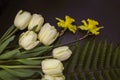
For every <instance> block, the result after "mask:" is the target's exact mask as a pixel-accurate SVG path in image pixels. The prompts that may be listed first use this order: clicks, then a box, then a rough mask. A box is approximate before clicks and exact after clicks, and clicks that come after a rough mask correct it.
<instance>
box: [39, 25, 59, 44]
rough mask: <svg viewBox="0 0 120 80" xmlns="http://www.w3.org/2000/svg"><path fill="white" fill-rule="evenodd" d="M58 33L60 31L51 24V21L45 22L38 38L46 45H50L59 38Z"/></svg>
mask: <svg viewBox="0 0 120 80" xmlns="http://www.w3.org/2000/svg"><path fill="white" fill-rule="evenodd" d="M58 35H59V33H58V32H57V30H56V29H55V27H54V26H51V25H50V24H49V23H45V24H44V26H43V27H42V28H41V30H40V32H39V34H38V39H39V40H40V42H42V43H43V44H44V45H50V44H52V43H53V42H54V41H55V40H56V39H57V37H58Z"/></svg>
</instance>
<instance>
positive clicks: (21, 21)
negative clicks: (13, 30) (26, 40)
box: [14, 10, 31, 30]
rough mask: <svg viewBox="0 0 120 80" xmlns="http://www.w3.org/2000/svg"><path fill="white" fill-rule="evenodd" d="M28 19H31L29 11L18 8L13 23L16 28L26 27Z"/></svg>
mask: <svg viewBox="0 0 120 80" xmlns="http://www.w3.org/2000/svg"><path fill="white" fill-rule="evenodd" d="M30 19H31V14H30V12H27V11H22V10H20V11H19V12H18V13H17V15H16V17H15V20H14V25H15V26H16V27H17V28H18V29H20V30H23V29H25V28H26V27H27V25H28V23H29V21H30Z"/></svg>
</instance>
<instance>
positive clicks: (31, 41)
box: [19, 31, 39, 50]
mask: <svg viewBox="0 0 120 80" xmlns="http://www.w3.org/2000/svg"><path fill="white" fill-rule="evenodd" d="M38 44H39V41H37V34H36V33H35V32H33V31H27V32H25V33H22V34H21V36H20V38H19V45H20V46H21V47H23V48H24V49H26V50H30V49H32V48H34V47H35V46H37V45H38Z"/></svg>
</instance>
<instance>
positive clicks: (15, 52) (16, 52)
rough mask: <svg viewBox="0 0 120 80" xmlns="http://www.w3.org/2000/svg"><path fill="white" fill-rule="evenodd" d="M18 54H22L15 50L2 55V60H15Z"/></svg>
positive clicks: (0, 56) (0, 57)
mask: <svg viewBox="0 0 120 80" xmlns="http://www.w3.org/2000/svg"><path fill="white" fill-rule="evenodd" d="M18 53H20V51H19V49H15V50H12V51H8V52H6V53H3V54H1V55H0V59H11V58H13V57H14V56H15V55H17V54H18Z"/></svg>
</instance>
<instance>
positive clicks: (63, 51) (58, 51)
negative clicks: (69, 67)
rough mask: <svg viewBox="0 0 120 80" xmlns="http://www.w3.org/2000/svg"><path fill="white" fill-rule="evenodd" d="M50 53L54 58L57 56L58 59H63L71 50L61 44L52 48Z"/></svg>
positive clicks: (69, 54) (66, 57) (68, 55)
mask: <svg viewBox="0 0 120 80" xmlns="http://www.w3.org/2000/svg"><path fill="white" fill-rule="evenodd" d="M52 53H53V54H52V55H53V57H54V58H57V59H58V60H60V61H64V60H67V59H68V58H69V57H70V56H71V54H72V51H71V50H70V49H69V47H68V46H62V47H58V48H55V49H53V52H52Z"/></svg>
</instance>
